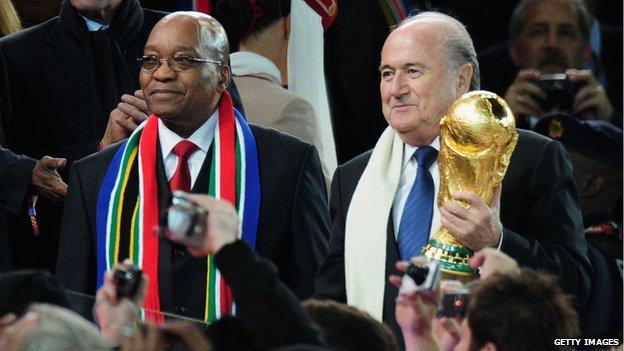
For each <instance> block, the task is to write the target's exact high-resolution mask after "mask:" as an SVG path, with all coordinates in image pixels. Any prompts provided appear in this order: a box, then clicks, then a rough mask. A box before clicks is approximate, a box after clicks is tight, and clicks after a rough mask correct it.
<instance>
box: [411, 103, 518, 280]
mask: <svg viewBox="0 0 624 351" xmlns="http://www.w3.org/2000/svg"><path fill="white" fill-rule="evenodd" d="M515 125H516V123H515V120H514V116H513V114H512V112H511V110H510V109H509V106H507V103H506V102H505V100H503V99H501V98H500V97H499V96H498V95H496V94H494V93H491V92H488V91H473V92H469V93H466V94H464V95H463V96H462V97H461V98H459V99H458V100H457V101H455V102H454V103H453V105H452V106H451V108H450V109H449V111H448V113H447V114H446V115H445V116H444V117H442V119H441V120H440V153H439V155H438V167H439V171H440V189H439V190H438V200H437V204H438V206H441V205H442V204H443V203H444V202H445V201H453V202H455V203H457V204H459V205H460V206H463V207H464V208H468V207H469V205H468V204H467V203H465V202H463V201H459V200H454V199H453V198H452V197H451V194H452V193H454V192H457V191H461V190H467V191H472V192H474V193H476V194H477V195H478V196H479V197H480V198H481V199H483V201H484V202H485V203H486V204H489V203H490V201H491V200H492V196H493V194H494V190H495V189H496V187H498V186H499V185H500V184H501V181H502V180H503V177H504V176H505V173H506V171H507V166H509V159H510V157H511V153H512V152H513V150H514V148H515V146H516V142H517V141H518V133H517V132H516V129H515ZM422 254H423V255H424V256H426V257H427V258H428V259H429V260H435V261H438V262H439V263H440V269H441V270H442V271H443V272H446V273H448V274H450V275H455V276H472V275H474V274H475V271H474V270H473V269H472V268H471V267H470V266H469V265H468V260H469V259H470V257H472V254H473V251H472V250H470V249H469V248H467V247H465V246H463V245H462V244H461V243H460V242H459V241H458V240H457V239H455V237H454V236H453V235H451V233H449V231H448V230H447V229H446V228H444V227H443V226H442V227H440V229H438V230H437V232H436V233H435V235H433V237H432V238H431V240H429V243H427V245H425V247H424V248H423V250H422Z"/></svg>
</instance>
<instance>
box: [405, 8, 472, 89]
mask: <svg viewBox="0 0 624 351" xmlns="http://www.w3.org/2000/svg"><path fill="white" fill-rule="evenodd" d="M428 21H439V22H444V23H447V24H449V26H448V27H447V28H448V30H446V31H445V33H444V35H445V38H444V42H443V43H442V45H443V47H444V48H445V50H446V55H445V56H446V64H447V67H448V69H449V70H450V71H453V72H455V71H457V70H458V69H459V67H461V66H462V65H465V64H470V65H471V66H472V77H471V78H470V87H469V90H470V91H473V90H479V89H480V86H481V77H480V76H481V73H480V71H479V61H478V60H477V52H476V51H475V48H474V44H473V43H472V39H471V38H470V34H468V31H467V30H466V27H465V26H464V25H463V24H462V23H461V22H460V21H458V20H457V19H455V18H453V17H451V16H449V15H445V14H443V13H440V12H435V11H426V12H420V13H418V14H415V15H412V16H409V17H407V18H405V19H404V20H403V21H401V23H399V25H398V26H397V28H401V27H402V26H404V25H407V24H409V23H413V22H428Z"/></svg>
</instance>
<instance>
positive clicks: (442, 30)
mask: <svg viewBox="0 0 624 351" xmlns="http://www.w3.org/2000/svg"><path fill="white" fill-rule="evenodd" d="M380 71H381V84H380V90H381V100H382V103H383V110H384V115H385V117H386V120H387V122H388V124H389V127H388V128H387V129H386V131H385V132H384V134H383V135H382V136H381V138H380V139H379V141H378V143H377V145H376V146H375V148H374V149H373V150H372V151H369V152H367V153H364V154H362V155H360V156H358V157H356V158H355V159H353V160H351V161H349V162H347V163H345V164H344V165H343V166H341V167H339V168H338V170H337V171H336V173H335V175H334V180H333V182H332V192H331V200H330V210H331V214H332V219H333V226H332V237H331V239H330V244H329V255H328V256H327V258H326V259H325V260H324V262H323V264H322V265H321V268H320V269H319V273H318V274H317V280H316V286H315V288H316V289H315V297H318V298H331V299H336V300H339V301H346V302H347V303H349V304H352V305H355V306H356V307H359V308H363V309H365V310H366V311H368V312H369V313H371V314H372V315H373V316H374V317H376V318H378V319H383V321H384V322H386V323H388V324H390V325H391V326H393V329H394V330H395V332H396V334H397V335H401V334H400V331H399V329H398V327H397V325H396V322H395V320H394V319H395V318H394V308H395V303H394V301H395V298H396V296H397V289H396V288H395V287H394V286H393V285H391V284H390V283H388V276H389V275H390V274H396V273H395V272H396V270H395V268H394V266H395V263H396V262H397V261H398V260H405V259H409V258H410V257H411V256H413V255H415V254H416V255H417V254H418V253H419V252H420V249H421V248H422V246H423V245H424V244H425V243H426V242H427V240H428V239H429V237H430V236H431V234H433V233H435V231H436V230H437V229H438V228H439V227H440V225H443V226H444V227H446V229H448V231H449V232H450V233H451V234H452V235H453V236H454V237H455V238H456V239H458V240H459V241H460V242H461V243H462V244H463V245H465V246H467V247H468V248H470V249H472V250H474V251H478V250H480V249H482V248H484V247H494V248H499V249H500V250H501V251H503V252H505V253H507V254H508V255H510V256H511V257H513V258H514V259H516V260H517V261H518V263H519V264H520V265H521V266H526V267H532V268H538V269H545V270H548V271H550V272H552V273H555V274H557V275H558V276H559V277H560V284H561V285H562V286H563V287H564V288H565V289H566V290H567V291H568V292H570V293H575V295H576V297H577V302H578V303H580V304H582V303H583V302H584V301H585V300H586V299H587V292H588V289H589V274H590V267H589V262H588V259H587V252H586V250H587V247H586V242H585V239H584V237H583V228H582V222H581V212H580V209H579V203H578V195H577V191H576V188H575V185H574V181H573V178H572V170H571V166H570V162H569V160H568V158H567V156H566V154H565V151H564V149H563V148H562V147H561V145H560V144H559V143H557V142H553V141H551V140H550V139H547V138H544V137H540V136H538V135H536V134H534V133H530V132H524V131H519V134H520V135H519V140H518V143H517V146H516V148H515V151H514V152H513V155H512V157H511V162H510V166H509V169H508V172H507V175H506V176H505V178H504V180H503V184H502V196H501V188H500V187H499V188H497V190H496V191H495V195H494V197H493V199H492V202H491V203H490V204H486V203H484V201H483V200H481V199H480V198H479V197H478V196H477V195H476V194H474V193H472V192H469V191H462V192H457V193H454V194H452V196H453V198H454V199H455V200H462V201H464V202H466V203H467V204H469V206H470V207H469V208H468V209H466V208H463V207H460V206H458V205H456V204H454V203H453V202H448V201H447V202H445V203H444V204H443V205H442V206H440V207H439V208H438V207H437V206H434V204H435V201H434V198H435V197H434V194H435V193H436V191H434V190H437V189H438V187H439V185H438V184H439V180H438V178H439V172H438V165H437V162H436V160H435V157H433V156H435V155H437V149H439V145H440V139H439V128H440V127H439V121H440V118H441V117H442V116H443V115H444V114H445V113H446V111H447V110H448V108H449V107H450V105H451V104H452V103H453V102H454V101H455V100H456V99H458V98H459V97H460V96H462V95H463V94H464V93H466V92H467V91H469V90H476V89H478V88H479V66H478V63H477V60H476V54H475V51H474V47H473V44H472V41H471V39H470V36H469V35H468V33H467V31H466V29H465V28H464V26H463V25H462V24H461V23H459V22H458V21H456V20H454V19H453V18H451V17H449V16H446V15H442V14H439V13H432V12H423V13H420V14H418V15H416V16H414V17H412V18H410V19H407V20H405V21H404V22H403V23H402V24H401V25H400V26H399V27H398V28H397V29H396V30H394V31H393V32H392V33H391V34H390V35H389V36H388V39H387V40H386V42H385V44H384V47H383V50H382V53H381V64H380ZM432 155H433V156H432ZM414 158H415V160H414ZM427 160H428V161H429V162H428V163H427V162H426V161H427ZM501 198H502V199H501ZM423 223H425V225H423ZM419 241H420V242H419Z"/></svg>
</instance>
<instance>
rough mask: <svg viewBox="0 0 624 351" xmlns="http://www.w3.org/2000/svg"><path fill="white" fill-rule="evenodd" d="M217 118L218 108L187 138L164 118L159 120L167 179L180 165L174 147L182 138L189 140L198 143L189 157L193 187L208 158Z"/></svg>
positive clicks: (161, 149) (159, 135)
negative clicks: (180, 134) (166, 123)
mask: <svg viewBox="0 0 624 351" xmlns="http://www.w3.org/2000/svg"><path fill="white" fill-rule="evenodd" d="M217 118H219V113H218V109H217V110H215V112H214V113H213V114H212V116H210V118H208V120H207V121H206V122H205V123H204V124H202V126H201V127H199V128H198V129H197V130H196V131H195V132H194V133H193V134H191V136H190V137H188V138H187V139H184V138H182V137H181V136H179V135H177V134H176V133H174V132H173V131H172V130H171V129H169V128H167V126H165V124H164V123H163V122H162V120H160V119H159V120H158V141H160V151H161V152H162V157H163V163H164V164H165V174H166V175H167V181H169V180H171V177H173V173H175V170H176V167H177V166H178V156H176V155H175V154H174V153H173V152H172V151H173V148H174V147H175V146H176V145H177V144H178V143H179V142H181V141H182V140H188V141H190V142H192V143H193V144H195V145H197V150H195V152H193V154H191V156H190V157H189V159H188V166H189V171H190V172H191V189H192V188H193V186H194V185H195V180H197V176H198V175H199V171H200V170H201V167H202V165H203V164H204V160H205V159H206V155H207V154H208V149H209V148H210V144H212V140H213V139H214V133H215V125H216V124H217Z"/></svg>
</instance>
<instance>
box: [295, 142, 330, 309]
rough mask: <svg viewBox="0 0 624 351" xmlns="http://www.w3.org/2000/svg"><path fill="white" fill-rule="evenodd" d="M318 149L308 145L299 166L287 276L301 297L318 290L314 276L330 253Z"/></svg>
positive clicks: (325, 203)
mask: <svg viewBox="0 0 624 351" xmlns="http://www.w3.org/2000/svg"><path fill="white" fill-rule="evenodd" d="M325 189H326V188H325V180H324V179H323V173H322V171H321V164H320V160H319V156H318V153H317V152H316V149H315V148H314V146H312V145H310V146H308V148H307V149H306V152H305V154H304V157H303V161H302V164H301V167H300V170H299V177H298V181H297V186H296V190H295V197H294V201H293V211H292V220H291V222H292V227H293V230H292V238H291V240H292V241H291V245H292V246H291V248H290V250H288V252H289V253H288V255H289V256H288V262H289V267H288V271H287V272H285V273H286V276H285V280H286V283H287V284H288V286H290V287H291V288H292V289H293V291H294V292H295V294H296V295H297V296H298V297H299V298H300V299H302V300H303V299H307V298H309V297H311V296H312V293H313V291H314V276H315V274H316V271H317V270H318V267H319V266H320V264H321V261H322V260H323V258H324V257H325V255H326V254H327V241H328V239H329V211H328V208H327V191H326V190H325Z"/></svg>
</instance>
